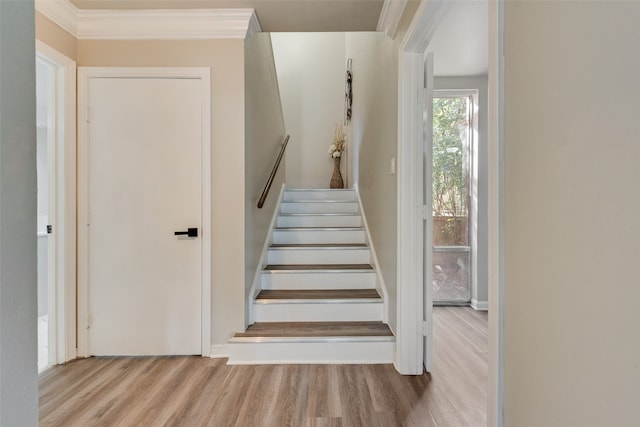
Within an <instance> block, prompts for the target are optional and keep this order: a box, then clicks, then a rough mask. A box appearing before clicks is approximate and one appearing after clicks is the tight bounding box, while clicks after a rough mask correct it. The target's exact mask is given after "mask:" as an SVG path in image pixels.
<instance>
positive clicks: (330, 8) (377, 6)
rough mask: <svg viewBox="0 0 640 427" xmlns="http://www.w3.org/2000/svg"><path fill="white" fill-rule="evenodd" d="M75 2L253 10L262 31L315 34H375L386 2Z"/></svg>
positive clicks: (77, 1)
mask: <svg viewBox="0 0 640 427" xmlns="http://www.w3.org/2000/svg"><path fill="white" fill-rule="evenodd" d="M0 1H2V0H0ZM71 3H73V4H74V5H75V6H76V7H77V8H78V9H221V8H240V9H242V8H252V9H255V11H256V15H257V16H258V20H259V21H260V25H261V27H262V31H265V32H290V31H293V32H303V31H309V32H315V31H375V30H376V27H377V25H378V18H379V17H380V12H381V10H382V5H383V3H384V0H71Z"/></svg>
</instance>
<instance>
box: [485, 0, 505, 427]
mask: <svg viewBox="0 0 640 427" xmlns="http://www.w3.org/2000/svg"><path fill="white" fill-rule="evenodd" d="M488 9H489V10H488V14H489V35H488V37H489V77H488V82H487V105H488V116H487V117H488V121H487V124H488V126H487V147H488V148H487V150H488V155H487V159H488V160H487V163H488V194H487V199H488V202H487V209H488V221H487V222H488V224H487V227H488V233H487V235H488V241H487V249H488V257H487V260H488V264H489V265H488V291H489V309H490V311H491V316H489V324H488V328H489V357H488V365H489V366H488V368H489V375H488V384H487V400H488V407H487V408H488V410H487V423H488V426H489V427H502V426H503V425H504V419H503V402H504V360H503V349H504V306H503V303H504V253H503V250H504V245H503V233H504V225H503V224H504V221H503V218H504V216H503V200H504V2H503V1H498V2H495V1H490V2H489V5H488Z"/></svg>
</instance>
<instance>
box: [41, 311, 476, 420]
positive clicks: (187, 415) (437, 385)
mask: <svg viewBox="0 0 640 427" xmlns="http://www.w3.org/2000/svg"><path fill="white" fill-rule="evenodd" d="M434 312H435V314H434V324H435V336H434V338H435V348H436V351H435V359H434V370H433V373H432V374H431V375H428V374H425V375H419V376H403V375H400V374H398V373H397V372H396V371H395V369H394V368H393V366H392V365H262V366H227V365H225V362H226V359H208V358H202V357H195V356H194V357H144V358H129V357H122V358H89V359H83V360H77V361H74V362H71V363H68V364H67V365H62V366H54V367H52V368H50V369H48V370H46V371H45V372H43V373H42V374H41V375H40V425H41V426H265V427H271V426H274V427H281V426H295V427H298V426H357V427H359V426H366V427H372V426H381V427H392V426H436V427H441V426H464V427H472V426H473V427H475V426H478V427H480V426H485V425H486V413H485V407H486V384H487V363H486V356H487V338H486V331H487V316H486V313H478V312H475V311H474V310H472V309H470V308H463V307H459V308H450V307H437V308H435V309H434Z"/></svg>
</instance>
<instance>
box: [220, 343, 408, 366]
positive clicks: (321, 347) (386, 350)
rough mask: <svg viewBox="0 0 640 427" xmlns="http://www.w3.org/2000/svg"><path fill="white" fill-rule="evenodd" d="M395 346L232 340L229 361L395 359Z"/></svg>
mask: <svg viewBox="0 0 640 427" xmlns="http://www.w3.org/2000/svg"><path fill="white" fill-rule="evenodd" d="M395 347H396V343H395V342H393V341H387V342H337V343H336V342H311V343H230V344H229V360H228V362H227V363H228V364H229V365H257V364H274V363H278V364H280V363H282V364H287V363H313V364H329V363H331V364H336V363H339V364H347V363H349V364H353V363H357V364H367V363H392V362H393V359H394V354H395Z"/></svg>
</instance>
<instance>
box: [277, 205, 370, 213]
mask: <svg viewBox="0 0 640 427" xmlns="http://www.w3.org/2000/svg"><path fill="white" fill-rule="evenodd" d="M280 212H281V213H356V212H358V204H357V203H356V202H317V203H305V202H294V203H290V202H282V203H281V204H280Z"/></svg>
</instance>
